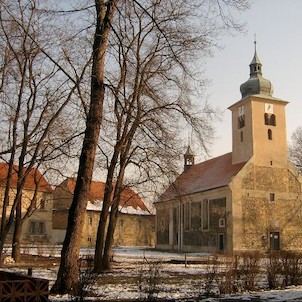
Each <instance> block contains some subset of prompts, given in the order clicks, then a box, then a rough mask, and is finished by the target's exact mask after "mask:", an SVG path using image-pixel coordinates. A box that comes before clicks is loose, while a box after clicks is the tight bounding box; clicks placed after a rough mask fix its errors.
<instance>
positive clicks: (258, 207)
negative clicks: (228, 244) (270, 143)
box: [233, 164, 302, 251]
mask: <svg viewBox="0 0 302 302" xmlns="http://www.w3.org/2000/svg"><path fill="white" fill-rule="evenodd" d="M245 172H246V173H245V174H244V176H243V177H242V178H241V179H240V177H239V178H238V179H237V183H240V181H242V182H241V184H242V189H241V190H238V192H241V193H239V194H241V196H242V200H241V202H239V199H238V198H234V200H233V202H234V208H235V213H237V216H236V218H237V220H236V219H234V230H237V234H236V233H234V237H236V238H238V240H236V242H235V244H234V250H235V251H236V250H262V251H267V250H270V249H274V248H273V247H272V245H271V244H272V237H273V236H274V234H278V236H279V239H278V240H279V248H280V249H282V250H301V249H302V195H301V183H300V180H299V178H298V177H297V175H296V174H295V172H294V171H291V170H290V169H286V168H275V167H261V166H255V165H253V164H249V165H248V167H247V169H246V170H245ZM239 180H240V181H239ZM240 208H241V210H240ZM236 211H237V212H236ZM240 211H241V216H240Z"/></svg>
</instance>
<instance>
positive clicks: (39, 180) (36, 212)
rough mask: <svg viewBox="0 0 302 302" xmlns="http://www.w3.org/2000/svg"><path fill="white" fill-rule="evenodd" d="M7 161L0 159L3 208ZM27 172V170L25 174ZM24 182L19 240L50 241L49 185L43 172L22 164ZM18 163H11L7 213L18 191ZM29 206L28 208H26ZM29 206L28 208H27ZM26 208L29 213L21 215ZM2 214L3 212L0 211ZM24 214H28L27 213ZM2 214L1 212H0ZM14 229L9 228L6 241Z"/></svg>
mask: <svg viewBox="0 0 302 302" xmlns="http://www.w3.org/2000/svg"><path fill="white" fill-rule="evenodd" d="M8 168H9V165H8V164H7V163H4V162H1V163H0V205H1V210H2V205H3V199H4V196H5V188H6V180H7V175H8ZM27 173H28V174H27ZM24 174H27V176H26V177H25V182H24V186H23V190H22V202H21V203H22V218H23V220H24V222H23V226H22V233H21V243H23V244H26V243H31V244H32V243H34V244H47V243H50V242H51V234H52V188H51V186H50V185H49V183H48V182H47V181H46V179H45V178H44V177H43V175H42V174H41V173H40V172H39V171H38V170H37V169H35V168H32V169H30V171H28V170H27V168H24ZM17 184H18V166H17V165H14V166H13V172H12V177H11V184H10V189H9V199H10V201H9V207H8V209H7V215H9V214H10V212H11V207H12V204H13V202H14V198H15V196H16V193H17ZM29 208H31V209H29ZM28 210H29V212H28ZM27 212H28V214H29V215H28V217H27V218H25V219H24V216H25V215H26V213H27ZM1 215H2V212H1ZM26 216H27V215H26ZM1 218H2V216H1ZM13 229H14V227H12V228H11V230H10V232H9V235H8V241H10V240H12V235H13Z"/></svg>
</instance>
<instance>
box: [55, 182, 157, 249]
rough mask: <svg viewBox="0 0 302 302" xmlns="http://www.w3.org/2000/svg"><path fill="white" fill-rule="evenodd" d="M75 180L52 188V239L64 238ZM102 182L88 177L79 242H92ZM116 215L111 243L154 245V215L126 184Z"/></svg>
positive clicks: (60, 240)
mask: <svg viewBox="0 0 302 302" xmlns="http://www.w3.org/2000/svg"><path fill="white" fill-rule="evenodd" d="M75 183H76V180H75V179H74V178H67V179H66V180H64V181H63V182H62V183H61V184H60V185H59V186H58V187H57V188H56V189H55V190H54V209H53V243H62V242H63V241H64V238H65V234H66V228H67V219H68V212H69V208H70V205H71V202H72V198H73V192H74V188H75ZM104 190H105V183H103V182H97V181H92V184H91V190H90V195H89V197H88V204H87V208H86V214H85V223H84V229H83V232H82V240H81V245H82V246H95V241H96V235H97V229H98V223H99V218H100V212H101V211H102V205H103V197H104ZM119 210H120V213H119V216H118V221H117V225H116V229H115V233H114V245H115V246H154V244H155V216H154V215H153V214H151V213H150V211H149V209H148V208H147V206H146V205H145V203H144V202H143V200H142V199H141V198H140V196H139V195H138V194H137V193H135V192H134V191H133V190H131V189H130V188H126V189H125V190H124V191H123V192H122V193H121V201H120V206H119Z"/></svg>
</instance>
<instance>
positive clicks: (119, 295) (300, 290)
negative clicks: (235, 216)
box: [9, 248, 302, 302]
mask: <svg viewBox="0 0 302 302" xmlns="http://www.w3.org/2000/svg"><path fill="white" fill-rule="evenodd" d="M32 252H33V253H35V252H34V251H32ZM87 254H88V255H93V251H92V250H87V249H86V250H83V251H82V255H87ZM208 257H210V255H206V254H201V253H200V254H199V253H194V254H193V253H188V254H180V253H171V252H160V251H155V250H152V249H144V248H117V249H114V256H113V260H114V264H113V269H112V271H111V272H110V273H106V274H104V275H102V276H101V277H100V278H99V279H98V281H96V282H94V283H93V285H92V286H91V288H92V289H93V292H94V294H93V296H94V297H92V296H91V297H89V301H93V300H95V301H126V300H129V301H131V300H132V301H135V300H136V301H144V299H145V298H146V294H145V293H144V289H145V290H146V289H150V287H148V285H146V280H147V278H149V277H150V276H151V275H152V276H153V277H154V276H155V277H156V273H158V274H159V278H160V280H161V282H160V283H159V284H156V285H155V286H154V287H156V289H157V290H158V294H157V297H158V298H161V299H162V301H163V300H164V299H166V300H168V301H172V300H174V301H188V299H190V298H191V300H190V301H192V300H193V298H194V299H196V297H198V295H199V293H200V292H201V289H202V287H203V284H202V282H203V281H202V278H201V276H202V274H204V272H205V269H206V267H205V265H204V264H202V259H207V258H208ZM171 260H172V261H171ZM173 260H174V261H173ZM186 260H187V263H186ZM193 263H194V264H193ZM152 267H153V271H152V269H150V268H152ZM57 269H58V267H57V265H53V267H49V268H47V269H45V268H34V269H33V276H34V277H38V278H45V279H48V280H50V286H51V285H52V284H53V282H54V281H55V278H56V273H57ZM9 270H14V271H18V272H22V273H24V274H26V273H27V270H26V269H18V268H11V269H9ZM151 271H152V272H151ZM162 280H164V281H162ZM151 289H152V288H151ZM153 289H154V288H153ZM67 300H70V297H68V296H67V295H65V296H50V301H54V302H59V301H67ZM193 301H196V300H193ZM200 301H209V302H210V301H211V302H212V301H302V286H297V287H290V288H287V289H283V290H271V291H261V292H253V293H243V294H240V295H227V296H223V297H219V298H207V299H203V300H202V299H200Z"/></svg>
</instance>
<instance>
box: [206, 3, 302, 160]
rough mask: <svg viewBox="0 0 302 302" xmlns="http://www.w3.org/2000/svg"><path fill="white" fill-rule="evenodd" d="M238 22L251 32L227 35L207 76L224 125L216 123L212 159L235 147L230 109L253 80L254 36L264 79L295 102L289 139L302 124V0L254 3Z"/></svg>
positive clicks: (281, 95) (290, 109)
mask: <svg viewBox="0 0 302 302" xmlns="http://www.w3.org/2000/svg"><path fill="white" fill-rule="evenodd" d="M237 19H239V20H240V21H243V22H246V23H247V25H246V31H247V33H246V34H237V35H236V36H234V37H230V36H228V37H223V38H222V39H221V40H220V43H221V44H223V45H224V49H222V50H220V51H215V52H214V55H213V57H212V58H210V59H209V60H208V63H207V66H206V69H207V70H206V76H207V77H208V78H210V79H211V80H212V84H211V86H210V87H209V88H208V91H207V93H208V98H207V100H208V102H209V103H210V104H211V105H212V106H214V107H218V108H219V109H220V110H222V111H223V117H222V121H221V122H217V123H216V124H215V128H216V139H215V142H214V145H213V147H212V152H211V156H218V155H221V154H225V153H227V152H230V151H231V149H232V136H231V112H230V111H229V110H228V109H227V108H228V107H229V106H230V105H231V104H233V103H235V102H237V101H238V100H240V99H241V94H240V90H239V88H240V85H241V84H242V83H243V82H245V81H246V80H247V79H248V78H249V64H250V62H251V60H252V58H253V55H254V34H256V39H257V53H258V57H259V59H260V61H261V63H262V73H263V77H264V78H266V79H269V80H270V81H271V82H272V84H273V86H274V94H273V96H274V97H276V98H279V99H282V100H285V101H288V102H290V103H289V104H288V105H287V107H286V112H287V114H286V117H287V137H288V140H289V139H290V136H291V134H292V132H293V131H294V130H295V129H296V128H297V127H298V126H299V125H301V126H302V89H301V88H302V0H286V1H285V0H254V1H253V3H252V5H251V8H250V10H249V11H247V12H245V13H242V14H241V15H240V16H239V17H238V18H237Z"/></svg>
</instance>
